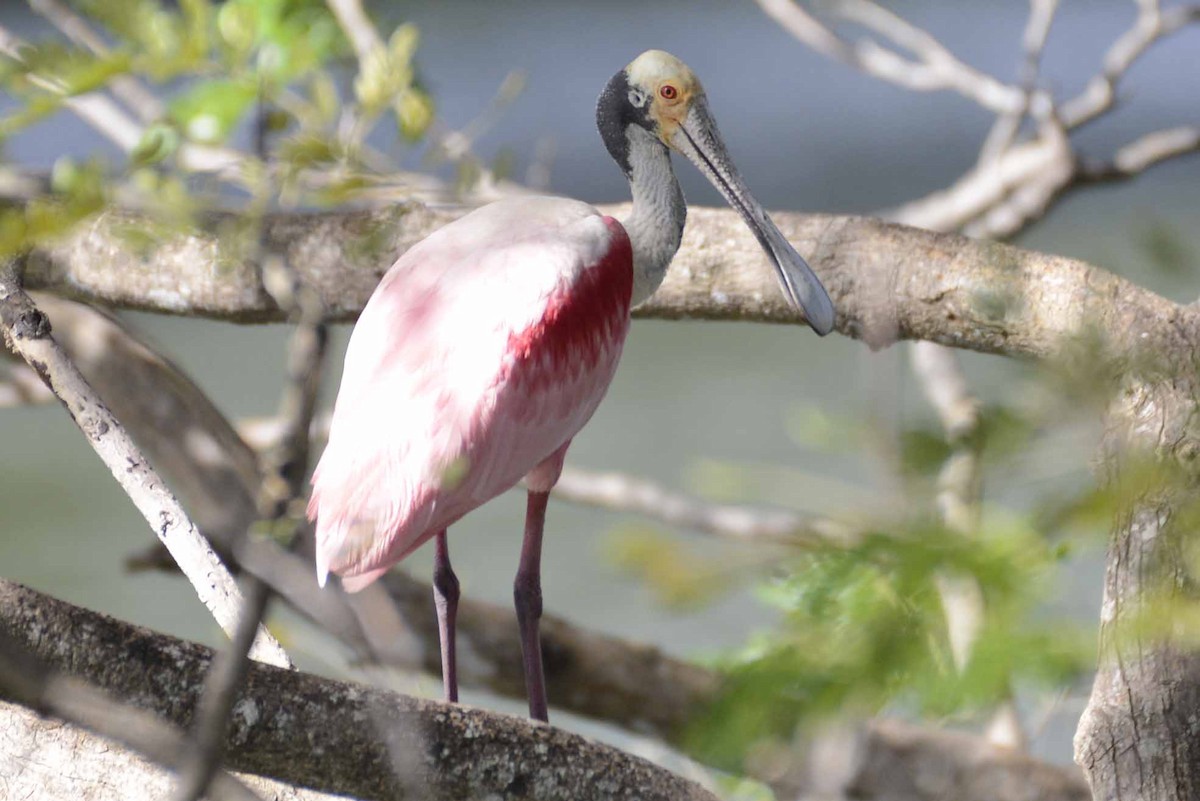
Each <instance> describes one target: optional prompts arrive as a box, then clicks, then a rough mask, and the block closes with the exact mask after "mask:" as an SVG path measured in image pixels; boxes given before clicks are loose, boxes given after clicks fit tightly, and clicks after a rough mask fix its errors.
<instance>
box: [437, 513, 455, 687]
mask: <svg viewBox="0 0 1200 801" xmlns="http://www.w3.org/2000/svg"><path fill="white" fill-rule="evenodd" d="M435 544H436V551H435V553H434V557H433V603H434V606H436V607H437V619H438V640H439V641H440V642H441V644H442V688H443V689H444V690H445V695H446V700H447V701H450V702H451V703H455V702H457V701H458V663H457V660H456V659H455V651H454V617H455V615H456V614H457V613H458V576H456V575H454V569H453V568H452V567H450V550H449V548H448V547H447V546H446V529H442V530H441V531H439V532H438V533H437V538H436V543H435Z"/></svg>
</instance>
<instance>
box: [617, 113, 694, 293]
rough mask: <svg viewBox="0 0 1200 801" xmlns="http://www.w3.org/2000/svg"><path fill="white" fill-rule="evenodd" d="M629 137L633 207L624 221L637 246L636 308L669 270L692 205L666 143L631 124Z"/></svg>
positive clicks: (634, 285)
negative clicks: (687, 199) (688, 203)
mask: <svg viewBox="0 0 1200 801" xmlns="http://www.w3.org/2000/svg"><path fill="white" fill-rule="evenodd" d="M626 136H627V137H628V144H629V150H628V161H627V164H628V168H629V169H628V177H629V189H630V191H631V192H632V193H633V211H632V213H630V215H629V217H628V218H627V219H625V220H622V221H621V223H622V225H624V226H625V230H626V232H627V233H628V234H629V241H630V243H631V244H632V245H633V297H632V301H631V302H632V304H633V305H635V306H636V305H637V304H639V303H641V302H642V301H644V300H646V299H647V298H649V297H650V296H651V295H653V294H654V291H655V290H656V289H658V286H659V284H661V283H662V280H663V277H664V276H665V275H666V274H667V265H669V264H670V263H671V259H672V257H674V256H675V251H677V250H679V242H680V240H681V239H682V238H683V224H684V221H685V219H686V218H687V206H686V205H685V204H684V201H683V190H681V189H680V188H679V181H677V180H676V179H675V172H674V170H672V169H671V156H670V153H668V151H667V148H666V146H665V145H664V144H663V143H662V142H660V141H659V140H658V139H657V138H656V137H655V136H653V135H652V134H650V133H649V132H647V131H645V130H644V129H642V128H640V127H636V126H631V127H630V128H629V129H627V133H626Z"/></svg>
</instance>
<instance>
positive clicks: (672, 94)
mask: <svg viewBox="0 0 1200 801" xmlns="http://www.w3.org/2000/svg"><path fill="white" fill-rule="evenodd" d="M658 94H659V96H660V97H662V99H663V100H674V99H675V98H677V97H679V90H678V89H676V88H675V87H674V86H671V84H669V83H667V84H663V85H662V86H661V87H660V88H659V90H658Z"/></svg>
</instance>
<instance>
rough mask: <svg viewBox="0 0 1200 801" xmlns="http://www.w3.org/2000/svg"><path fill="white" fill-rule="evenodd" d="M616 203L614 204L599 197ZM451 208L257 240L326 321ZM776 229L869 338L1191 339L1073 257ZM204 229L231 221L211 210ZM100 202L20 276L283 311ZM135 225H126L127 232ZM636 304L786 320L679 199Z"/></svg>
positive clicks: (906, 237) (737, 249) (282, 226)
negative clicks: (310, 293)
mask: <svg viewBox="0 0 1200 801" xmlns="http://www.w3.org/2000/svg"><path fill="white" fill-rule="evenodd" d="M604 210H605V211H607V212H609V213H614V214H618V215H619V214H622V213H624V207H605V209H604ZM461 213H462V212H461V211H445V210H439V211H433V210H430V209H428V208H426V207H424V206H422V205H420V204H417V203H407V204H398V205H396V206H393V207H390V208H388V209H378V210H366V211H334V212H328V213H324V214H279V215H276V216H272V217H269V218H268V219H267V221H266V240H267V245H268V247H269V248H273V249H277V250H279V251H281V252H283V253H285V254H286V255H287V258H288V262H289V264H291V265H292V266H293V267H294V268H295V269H296V271H297V273H298V274H299V276H300V278H301V280H302V281H304V283H305V284H306V285H307V286H310V287H312V288H313V290H314V291H316V292H317V293H318V294H319V295H320V297H321V301H322V302H323V303H324V304H325V307H326V308H327V309H329V310H330V313H331V314H332V315H333V316H334V317H335V318H337V319H343V320H344V319H350V318H352V317H353V316H354V314H356V313H357V311H358V310H359V309H361V308H362V305H363V303H364V302H365V301H366V299H367V297H368V296H369V295H370V293H371V290H372V289H373V288H374V286H375V283H376V282H377V281H378V279H379V277H380V275H382V274H383V272H384V271H385V270H386V269H387V268H388V267H389V266H390V265H391V263H392V262H393V261H394V260H395V258H396V257H397V256H398V255H399V254H400V253H402V252H403V251H404V250H405V249H407V248H408V247H410V246H411V245H412V244H414V243H415V242H417V241H419V240H420V239H422V238H423V237H425V236H426V235H428V234H429V233H431V232H432V231H433V230H435V229H436V228H438V227H439V226H441V225H443V224H445V223H446V222H448V221H449V220H451V219H453V218H454V217H456V216H458V215H459V214H461ZM775 219H776V221H777V222H778V223H779V227H780V229H781V230H782V231H783V232H784V233H785V234H786V235H787V236H788V237H789V238H790V239H791V240H792V241H793V242H794V243H795V244H796V247H797V249H798V250H799V251H800V252H801V253H802V254H804V255H805V256H806V257H807V258H808V259H809V261H810V262H811V264H812V266H813V267H814V269H815V270H816V271H817V273H818V274H820V276H821V278H822V280H823V281H824V282H825V285H826V287H828V289H829V292H830V295H831V296H832V297H833V300H834V303H835V305H836V307H837V310H838V323H837V329H838V330H839V331H840V332H842V333H844V334H846V335H849V336H853V337H857V338H860V339H864V340H866V341H867V342H868V343H869V344H871V345H873V346H882V345H886V344H888V343H890V342H892V341H894V340H896V339H920V340H928V341H933V342H940V343H943V344H946V345H953V346H956V347H961V348H966V349H970V350H977V351H983V352H988V353H1003V354H1007V355H1014V356H1046V355H1050V354H1053V353H1056V352H1058V350H1059V349H1060V348H1061V347H1062V345H1063V343H1064V340H1065V339H1067V338H1069V337H1071V336H1074V335H1076V334H1079V333H1080V332H1081V331H1085V330H1092V331H1102V332H1107V333H1109V334H1110V335H1111V336H1112V337H1113V338H1114V339H1115V340H1117V341H1115V342H1114V343H1113V344H1114V345H1115V346H1116V347H1117V348H1118V349H1120V350H1126V349H1128V348H1129V347H1130V346H1132V345H1133V344H1134V343H1141V344H1144V345H1146V346H1147V347H1160V346H1165V347H1167V348H1168V349H1175V348H1177V347H1179V346H1187V347H1190V346H1191V345H1192V344H1193V343H1195V342H1196V341H1197V331H1198V330H1200V323H1198V322H1197V316H1196V314H1195V313H1194V312H1193V311H1191V310H1188V309H1185V308H1183V307H1180V306H1178V305H1177V304H1175V303H1172V302H1170V301H1168V300H1166V299H1164V298H1162V297H1159V296H1158V295H1155V294H1154V293H1152V292H1150V291H1148V290H1146V289H1143V288H1141V287H1138V286H1136V285H1134V284H1131V283H1130V282H1128V281H1126V280H1124V279H1122V278H1119V277H1117V276H1115V275H1112V274H1110V273H1107V272H1105V271H1103V270H1100V269H1097V268H1095V267H1091V266H1089V265H1087V264H1084V263H1083V262H1079V261H1075V260H1072V259H1066V258H1062V257H1058V256H1049V255H1045V254H1040V253H1033V252H1030V251H1025V250H1021V249H1018V248H1014V247H1011V246H1008V245H1001V244H996V243H992V242H986V241H978V240H973V239H968V238H966V237H961V236H955V235H950V234H935V233H931V232H928V231H922V230H919V229H915V228H908V227H905V226H902V225H894V224H890V223H885V222H882V221H879V220H875V219H869V218H862V217H839V216H828V215H809V214H797V213H791V212H780V213H778V214H777V215H775ZM210 222H211V225H210V230H211V231H215V232H221V231H223V230H226V229H228V228H230V227H231V226H233V225H234V222H233V218H232V217H219V218H214V219H213V220H212V221H210ZM154 230H155V229H154V227H153V226H152V225H150V224H148V223H147V222H146V221H145V220H144V219H141V218H138V217H135V216H131V215H129V214H127V213H123V212H108V213H106V214H104V215H102V216H100V217H99V218H98V219H96V220H95V221H93V222H92V223H90V224H88V225H83V226H80V227H79V228H78V229H77V230H76V232H75V233H74V234H72V235H71V236H69V237H66V238H64V239H63V240H62V241H61V242H60V243H58V244H57V245H55V246H53V247H48V248H44V249H41V250H38V251H37V252H35V253H33V254H31V256H30V258H29V260H28V269H27V275H26V281H27V284H28V286H30V287H31V288H42V289H47V290H50V291H53V292H55V293H58V294H67V295H70V296H73V297H76V298H80V299H84V300H92V301H97V302H100V303H104V304H109V305H115V306H122V307H127V308H140V309H148V310H154V311H162V312H169V313H176V314H189V315H197V316H207V317H216V318H223V319H230V320H237V321H242V322H264V321H270V320H280V319H282V315H281V313H280V312H279V309H278V308H277V307H276V306H275V304H274V302H273V301H272V300H271V299H270V297H269V295H268V294H267V292H266V291H265V290H264V289H263V287H262V282H261V280H260V276H259V274H258V272H257V270H256V269H255V268H254V266H253V265H252V264H250V263H249V262H248V261H247V260H246V259H244V258H243V257H242V256H241V255H240V254H239V253H238V252H237V244H236V243H237V242H238V241H239V238H238V237H236V236H224V237H219V236H218V234H217V233H202V232H196V233H193V234H191V235H186V236H185V235H181V234H177V233H172V232H170V231H163V232H161V236H160V237H159V238H157V239H151V240H149V241H147V231H151V232H152V231H154ZM135 232H136V235H135ZM637 314H638V315H639V316H644V317H660V318H680V317H692V318H703V319H713V320H757V321H764V322H776V323H799V322H801V321H802V318H801V317H800V316H799V314H798V313H797V312H796V311H795V310H794V309H792V308H791V307H790V306H789V305H787V303H786V302H785V301H784V299H783V296H782V295H781V294H780V292H779V289H778V287H777V286H776V284H775V278H774V276H773V275H772V272H771V270H770V269H769V267H768V266H767V262H766V260H765V257H764V256H763V255H762V252H761V249H760V248H759V246H758V243H757V242H755V240H754V237H753V235H752V234H751V233H750V232H749V230H747V228H746V226H745V225H744V224H743V223H742V222H741V221H740V219H738V217H737V215H736V214H735V213H734V212H732V211H729V210H724V209H721V210H718V209H705V208H693V209H691V210H689V215H688V226H687V230H686V231H685V233H684V240H683V245H682V247H681V248H680V251H679V254H678V255H677V256H676V258H675V261H674V262H673V264H672V267H671V270H670V272H669V274H668V276H667V279H666V281H665V282H664V284H663V286H662V287H661V288H660V289H659V291H658V292H657V293H656V294H655V296H654V297H653V298H651V299H650V300H649V301H648V302H647V303H645V304H643V305H642V306H641V307H640V308H639V310H638V312H637Z"/></svg>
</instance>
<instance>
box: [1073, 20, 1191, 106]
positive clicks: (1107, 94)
mask: <svg viewBox="0 0 1200 801" xmlns="http://www.w3.org/2000/svg"><path fill="white" fill-rule="evenodd" d="M1193 22H1200V5H1182V6H1175V7H1173V8H1170V9H1168V10H1166V11H1163V10H1162V9H1161V8H1160V7H1159V5H1158V3H1157V2H1139V3H1138V15H1137V18H1136V19H1135V20H1134V23H1133V25H1132V26H1131V27H1130V28H1129V29H1128V30H1126V31H1125V32H1124V33H1123V34H1121V36H1119V37H1118V38H1117V40H1116V41H1115V42H1114V43H1113V45H1112V47H1110V48H1109V50H1108V52H1107V53H1106V54H1105V56H1104V66H1103V68H1102V70H1101V72H1100V74H1099V75H1097V76H1096V77H1095V78H1093V79H1092V80H1091V81H1090V82H1089V83H1088V85H1087V87H1086V88H1085V89H1084V90H1083V92H1081V93H1080V94H1079V95H1078V96H1076V97H1074V98H1072V99H1071V100H1068V101H1066V102H1065V103H1063V104H1062V107H1061V109H1060V114H1059V116H1060V118H1061V119H1062V122H1063V125H1064V126H1065V127H1066V128H1067V129H1068V130H1071V129H1074V128H1078V127H1080V126H1082V125H1085V124H1087V123H1089V122H1091V121H1092V120H1095V119H1096V118H1098V117H1099V116H1101V115H1102V114H1104V113H1105V112H1106V111H1108V110H1109V109H1111V108H1112V107H1113V104H1114V103H1116V100H1117V86H1118V84H1119V83H1120V81H1121V79H1122V78H1124V77H1125V74H1126V73H1127V72H1129V69H1130V68H1131V67H1132V66H1133V65H1134V63H1135V62H1136V61H1137V60H1138V59H1139V58H1141V57H1142V55H1144V54H1145V53H1146V51H1147V50H1149V49H1150V46H1151V45H1153V44H1155V43H1156V42H1158V41H1159V40H1160V39H1163V38H1164V37H1166V36H1170V35H1171V34H1173V33H1175V32H1176V31H1178V30H1180V29H1182V28H1183V27H1185V26H1186V25H1189V24H1191V23H1193Z"/></svg>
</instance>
